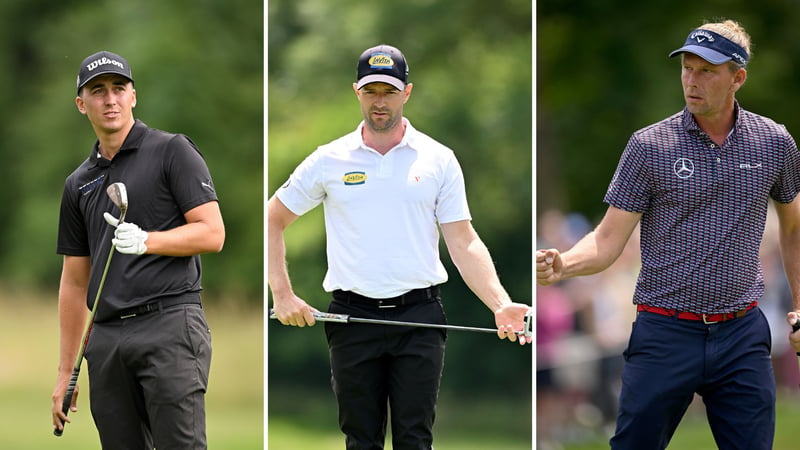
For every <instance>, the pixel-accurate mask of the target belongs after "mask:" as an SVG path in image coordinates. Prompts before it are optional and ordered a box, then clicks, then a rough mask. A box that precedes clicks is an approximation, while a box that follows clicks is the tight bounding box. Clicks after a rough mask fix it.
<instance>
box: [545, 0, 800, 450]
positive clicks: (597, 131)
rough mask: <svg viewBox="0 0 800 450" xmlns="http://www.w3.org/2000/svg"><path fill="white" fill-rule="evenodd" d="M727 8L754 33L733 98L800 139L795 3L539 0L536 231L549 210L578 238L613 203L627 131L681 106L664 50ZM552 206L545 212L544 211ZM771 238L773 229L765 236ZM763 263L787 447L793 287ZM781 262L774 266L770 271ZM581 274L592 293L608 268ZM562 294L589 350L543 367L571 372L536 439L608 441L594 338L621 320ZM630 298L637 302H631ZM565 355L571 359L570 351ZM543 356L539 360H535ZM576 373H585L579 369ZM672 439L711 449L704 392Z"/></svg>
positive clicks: (549, 449)
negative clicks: (606, 199) (787, 319)
mask: <svg viewBox="0 0 800 450" xmlns="http://www.w3.org/2000/svg"><path fill="white" fill-rule="evenodd" d="M721 18H730V19H734V20H737V21H739V22H740V23H741V24H742V25H743V26H744V27H745V29H746V30H747V32H748V33H749V34H750V35H751V37H752V42H753V46H752V50H753V51H752V53H753V55H752V58H751V60H750V64H749V66H748V78H747V82H746V83H745V85H744V86H743V87H742V88H741V89H740V90H739V91H738V92H737V94H736V98H737V99H738V100H739V102H740V104H741V105H742V107H743V108H745V109H747V110H750V111H753V112H755V113H758V114H762V115H765V116H768V117H770V118H772V119H774V120H775V121H777V122H779V123H782V124H785V125H786V127H787V129H788V130H789V132H790V133H791V134H792V135H793V136H794V137H795V139H797V138H798V137H800V115H799V114H797V106H796V105H797V99H798V98H800V84H798V82H797V80H798V78H797V74H798V72H797V69H796V66H797V61H798V60H800V40H799V39H798V38H797V30H798V26H797V24H798V23H800V4H798V2H796V1H792V0H763V1H758V2H753V1H745V0H708V1H703V2H696V1H688V0H673V1H669V2H629V1H622V0H609V1H602V2H597V1H590V0H577V1H571V2H564V1H560V0H539V1H537V2H536V44H535V47H536V155H535V165H536V171H535V176H536V184H535V188H536V202H535V204H536V212H535V214H536V216H537V219H538V220H537V239H541V238H542V235H541V234H540V231H542V230H543V228H544V226H543V225H544V224H545V223H548V222H547V220H549V218H552V217H553V216H552V213H553V212H557V213H558V214H561V215H563V216H564V218H565V219H566V222H565V226H564V229H563V230H562V231H563V235H565V236H566V237H570V238H571V237H576V236H574V234H576V233H577V237H580V236H582V235H583V234H582V233H584V232H586V231H588V230H589V229H590V228H591V227H594V226H595V225H596V224H597V223H598V222H599V220H600V219H601V218H602V215H603V214H604V213H605V211H606V208H607V205H606V204H604V203H603V196H604V194H605V192H606V188H607V187H608V185H609V182H610V181H611V177H612V175H613V173H614V170H615V168H616V166H617V162H618V160H619V157H620V155H621V154H622V151H623V149H624V148H625V145H626V143H627V141H628V138H629V137H630V135H631V134H632V133H633V132H634V131H636V130H638V129H640V128H643V127H645V126H647V125H650V124H652V123H654V122H657V121H659V120H661V119H663V118H666V117H667V116H669V115H672V114H674V113H677V112H679V111H681V110H682V109H683V107H684V99H683V94H682V89H681V84H680V62H679V61H680V60H679V58H675V59H670V58H668V53H669V52H671V51H672V50H674V49H676V48H679V47H680V46H682V45H683V42H684V40H685V38H686V36H687V35H688V33H689V32H690V31H691V30H692V29H694V28H696V27H698V26H699V25H701V24H702V23H704V22H706V21H717V20H718V19H721ZM545 214H547V216H546V217H548V219H547V220H543V219H544V218H545ZM570 227H571V228H570ZM773 238H774V236H771V235H769V234H768V236H767V241H772V240H773ZM562 250H563V249H562ZM637 254H638V252H637ZM778 264H779V263H778ZM764 265H765V267H766V269H765V271H766V273H767V275H766V276H767V280H768V281H767V289H768V294H767V296H765V298H764V301H763V302H760V303H761V307H762V309H764V310H765V311H767V314H768V318H769V319H770V324H771V326H772V327H773V361H774V367H775V372H776V378H777V381H778V385H779V390H778V408H779V409H778V426H777V430H776V439H775V447H774V448H775V449H780V450H788V449H793V448H797V445H796V444H795V442H796V438H795V436H794V434H795V433H794V429H795V428H796V423H797V421H798V420H800V407H798V406H797V399H798V394H800V390H798V386H797V384H798V380H800V378H799V377H798V368H797V363H796V358H795V356H794V353H793V352H792V351H791V350H790V349H788V348H787V347H788V346H787V339H786V335H787V334H788V332H789V329H788V327H787V326H786V324H785V323H784V319H783V316H784V315H785V311H786V310H787V309H785V308H788V306H787V304H788V303H787V302H788V301H790V298H788V297H787V295H786V294H785V293H783V292H782V293H780V294H778V293H776V291H779V290H780V288H781V287H782V282H781V280H780V278H781V277H782V275H783V274H782V271H781V270H780V266H779V265H777V266H776V265H774V264H773V261H772V260H770V259H766V263H765V264H764ZM774 267H777V269H776V270H770V269H772V268H774ZM623 270H624V267H620V266H619V264H618V265H617V268H616V269H615V268H611V269H610V270H608V271H606V272H614V273H615V274H617V275H623V276H624V274H623V273H622V272H623ZM633 276H634V278H633V279H629V280H624V281H622V282H619V281H617V283H618V284H619V283H625V286H627V284H628V283H629V284H630V285H631V286H632V285H633V282H634V280H635V273H634V274H633ZM585 280H586V281H585V285H584V286H583V287H582V288H578V289H574V290H573V291H572V292H576V291H578V290H579V289H582V290H583V292H589V294H591V293H593V292H597V291H601V290H602V286H601V281H602V278H589V277H587V278H586V279H585ZM617 280H619V278H618V279H617ZM561 286H564V284H563V283H562V284H561ZM616 287H617V288H619V287H620V286H616ZM573 288H574V286H573ZM619 290H620V289H618V290H617V291H618V292H619ZM623 290H624V289H623ZM564 292H567V293H568V294H569V293H570V292H569V291H568V290H565V291H564ZM537 297H538V298H539V299H543V298H544V297H545V295H544V290H543V289H542V288H538V289H537ZM553 298H555V296H553ZM627 298H630V297H627ZM582 302H584V303H582ZM565 303H566V304H567V305H569V307H572V308H574V309H575V310H576V311H573V312H574V317H573V319H574V322H575V323H574V329H573V330H571V331H572V334H568V335H566V336H565V339H564V341H563V342H565V343H568V342H570V340H571V341H573V342H581V343H582V345H580V347H581V348H580V349H579V350H581V351H582V352H583V353H582V354H580V355H578V354H577V350H578V349H576V354H575V355H571V358H572V359H573V360H579V361H581V362H580V364H578V363H576V364H572V365H568V364H562V365H561V366H554V367H547V369H553V370H554V372H555V373H556V375H558V374H559V373H558V372H561V374H562V375H568V376H573V379H572V380H569V379H567V378H568V377H565V378H564V380H561V383H562V385H556V386H553V385H550V384H548V386H546V387H544V386H537V394H538V398H539V399H540V400H541V398H542V397H544V395H545V392H546V390H547V391H552V394H551V395H553V396H554V397H553V398H554V400H553V401H554V402H555V403H556V405H554V407H553V409H544V408H541V405H540V407H539V408H537V417H538V418H540V419H545V420H544V422H547V423H549V424H550V425H551V427H548V428H543V427H540V428H539V429H538V430H537V437H539V438H540V439H541V438H542V437H543V436H546V437H545V439H547V440H545V441H541V440H540V442H538V444H539V445H538V447H537V448H540V449H543V450H566V449H589V448H593V449H594V448H598V449H599V448H608V439H609V437H610V436H611V434H612V433H613V417H612V418H611V422H610V423H608V422H603V421H602V418H600V417H598V414H599V413H598V411H597V410H595V409H592V405H591V403H592V402H595V401H596V400H597V399H596V398H593V394H595V393H596V392H597V389H596V388H597V386H596V384H597V383H598V380H601V376H603V375H605V376H606V377H608V376H609V374H608V373H605V374H603V373H601V372H600V371H599V370H597V366H598V364H599V363H598V360H599V359H600V357H601V356H608V355H597V354H591V352H592V351H593V349H595V348H597V347H598V346H597V343H598V342H600V341H601V339H598V338H604V337H605V335H608V334H613V332H615V331H616V330H609V329H605V330H603V329H601V330H597V329H592V325H591V322H592V320H596V318H597V317H591V316H592V314H593V311H594V312H596V311H602V310H603V306H605V307H606V313H608V309H609V308H610V307H611V305H610V304H609V303H606V304H605V305H599V304H594V305H587V304H586V303H585V299H582V298H576V297H575V296H569V295H568V298H567V300H566V302H565ZM598 303H599V302H598ZM627 303H628V306H630V301H627ZM561 313H563V311H561ZM609 315H610V314H609ZM587 324H588V325H587ZM629 327H630V323H629V322H628V323H626V324H624V325H623V326H622V327H621V329H623V330H624V332H625V334H626V335H627V331H628V330H630V328H629ZM541 328H543V327H540V329H541ZM580 339H582V340H580ZM539 342H540V341H539ZM623 345H624V343H623ZM565 347H566V345H565ZM587 353H588V354H587ZM619 353H621V350H620V351H619V352H618V353H617V354H619ZM541 354H542V352H541V351H540V352H539V355H541ZM564 359H566V360H569V359H570V356H567V357H565V358H564ZM541 367H542V364H538V365H537V370H538V369H540V368H541ZM618 368H619V367H617V369H618ZM576 374H579V375H580V377H574V375H576ZM580 378H582V379H583V380H584V381H583V382H582V383H577V382H576V381H575V379H580ZM609 379H610V380H612V381H606V380H605V379H602V381H599V383H607V384H608V385H609V386H606V390H608V391H613V390H615V389H618V386H615V385H616V384H617V383H618V381H619V375H618V374H616V375H615V374H611V377H610V378H609ZM551 382H552V380H551ZM558 382H559V380H556V384H558ZM570 382H571V383H572V385H570ZM593 384H594V385H595V386H592V385H593ZM554 424H555V425H554ZM669 448H674V449H685V448H691V449H710V448H715V446H714V444H713V440H712V439H711V435H710V431H709V428H708V424H707V423H706V420H705V416H704V415H703V409H702V404H701V402H700V401H699V400H698V401H695V403H694V404H693V406H692V410H691V411H690V413H689V414H688V415H687V417H686V418H685V419H684V421H683V422H682V423H681V425H680V426H679V427H678V430H677V432H676V434H675V437H674V439H673V442H672V443H671V445H670V447H669Z"/></svg>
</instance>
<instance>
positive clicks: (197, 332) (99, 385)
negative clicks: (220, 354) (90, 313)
mask: <svg viewBox="0 0 800 450" xmlns="http://www.w3.org/2000/svg"><path fill="white" fill-rule="evenodd" d="M86 361H87V365H88V368H89V389H90V394H91V395H90V397H91V398H90V401H91V409H92V417H93V418H94V421H95V425H96V426H97V430H98V432H99V434H100V442H101V444H102V446H103V448H104V449H113V450H152V449H153V447H156V448H157V449H158V450H168V449H169V450H188V449H205V448H206V423H205V392H206V387H207V385H208V373H209V369H210V365H211V334H210V330H209V329H208V324H207V323H206V319H205V315H204V313H203V309H202V307H201V306H200V305H196V304H193V305H177V306H170V307H168V308H164V309H163V310H160V311H153V312H150V313H147V314H144V315H138V316H136V317H131V318H127V319H116V320H112V321H108V322H102V323H96V324H95V325H94V327H93V328H92V333H91V335H90V337H89V343H88V345H87V348H86Z"/></svg>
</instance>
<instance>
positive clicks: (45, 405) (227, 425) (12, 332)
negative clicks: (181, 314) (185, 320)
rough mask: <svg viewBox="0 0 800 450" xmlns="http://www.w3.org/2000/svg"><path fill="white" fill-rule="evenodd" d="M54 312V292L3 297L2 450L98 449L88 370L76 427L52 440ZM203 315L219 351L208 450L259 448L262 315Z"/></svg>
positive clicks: (217, 311)
mask: <svg viewBox="0 0 800 450" xmlns="http://www.w3.org/2000/svg"><path fill="white" fill-rule="evenodd" d="M6 292H7V291H6ZM39 297H41V298H39ZM45 297H46V298H45ZM207 303H209V304H210V303H212V302H207ZM56 309H57V300H56V294H55V293H52V294H50V295H46V296H34V295H27V294H19V295H18V294H13V293H12V294H8V293H6V294H3V295H2V296H1V297H0V311H2V314H0V342H2V343H3V345H2V346H0V448H3V449H14V450H41V449H46V448H57V449H59V450H92V449H99V448H100V443H99V440H98V438H97V432H96V431H95V428H94V422H93V420H92V416H91V413H90V411H89V398H88V382H87V380H86V374H85V372H86V371H85V370H83V371H82V373H81V377H80V379H79V386H80V389H81V393H80V396H79V399H78V412H77V413H71V414H70V418H71V419H72V423H71V424H68V425H67V428H66V430H65V432H64V435H63V436H62V437H58V438H57V437H55V436H53V428H52V424H51V423H50V395H51V394H52V390H53V386H54V383H55V380H56V367H57V364H58V320H57V311H56ZM206 315H207V318H208V322H209V325H210V327H211V333H212V345H213V351H214V353H213V357H212V363H211V376H210V377H211V378H210V382H209V391H208V394H207V395H206V415H207V435H208V444H209V448H212V449H223V450H239V449H241V450H245V449H247V450H253V449H262V448H263V447H264V433H263V428H264V426H263V425H264V414H263V411H264V409H263V386H264V383H263V379H264V378H263V355H264V352H263V331H262V330H263V326H262V323H263V320H262V311H261V310H260V309H254V310H250V311H241V310H236V308H232V307H230V306H227V305H226V306H225V307H210V308H207V311H206ZM84 363H85V362H84ZM84 369H85V366H84Z"/></svg>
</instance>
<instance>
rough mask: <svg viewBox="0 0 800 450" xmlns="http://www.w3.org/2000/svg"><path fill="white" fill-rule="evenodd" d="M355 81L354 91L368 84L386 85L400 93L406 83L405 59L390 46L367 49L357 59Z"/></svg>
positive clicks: (406, 65) (398, 51) (406, 69)
mask: <svg viewBox="0 0 800 450" xmlns="http://www.w3.org/2000/svg"><path fill="white" fill-rule="evenodd" d="M356 80H357V81H356V89H361V88H362V87H363V86H364V85H366V84H369V83H386V84H391V85H392V86H394V87H396V88H397V89H399V90H401V91H402V90H403V89H405V87H406V83H408V64H407V63H406V58H405V56H403V53H402V52H401V51H400V50H398V49H396V48H395V47H392V46H391V45H378V46H377V47H372V48H368V49H366V50H364V53H362V54H361V57H360V58H358V75H357V77H356Z"/></svg>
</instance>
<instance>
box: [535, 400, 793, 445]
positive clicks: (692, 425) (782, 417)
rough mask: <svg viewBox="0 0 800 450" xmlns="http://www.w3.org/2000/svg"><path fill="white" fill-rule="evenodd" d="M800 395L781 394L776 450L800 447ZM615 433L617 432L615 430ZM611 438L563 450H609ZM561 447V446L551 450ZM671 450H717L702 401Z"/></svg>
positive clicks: (694, 406) (697, 402) (684, 422)
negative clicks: (799, 438) (799, 426)
mask: <svg viewBox="0 0 800 450" xmlns="http://www.w3.org/2000/svg"><path fill="white" fill-rule="evenodd" d="M799 424H800V392H791V391H788V392H787V391H781V392H779V394H778V403H777V412H776V426H775V442H774V444H773V449H774V450H795V449H797V448H800V444H798V436H800V430H798V425H799ZM612 431H613V430H612ZM609 437H610V436H608V435H600V434H597V435H595V437H593V438H591V439H584V440H582V441H581V442H571V443H564V444H562V446H561V447H560V448H559V450H601V449H602V450H607V449H608V448H609V445H608V439H609ZM547 448H558V447H547ZM667 449H674V450H682V449H691V450H716V449H717V446H716V444H715V443H714V438H713V437H712V436H711V429H710V428H709V427H708V422H707V421H706V417H705V411H704V409H703V406H702V401H701V400H698V399H695V402H694V403H693V404H692V407H691V408H690V410H689V412H688V413H687V415H686V416H685V417H684V418H683V420H682V421H681V423H680V425H678V429H677V431H676V432H675V435H674V436H673V438H672V440H671V441H670V444H669V446H668V447H667Z"/></svg>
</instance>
